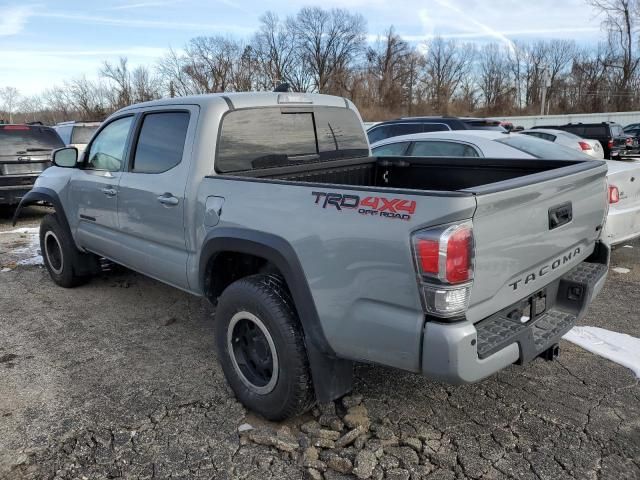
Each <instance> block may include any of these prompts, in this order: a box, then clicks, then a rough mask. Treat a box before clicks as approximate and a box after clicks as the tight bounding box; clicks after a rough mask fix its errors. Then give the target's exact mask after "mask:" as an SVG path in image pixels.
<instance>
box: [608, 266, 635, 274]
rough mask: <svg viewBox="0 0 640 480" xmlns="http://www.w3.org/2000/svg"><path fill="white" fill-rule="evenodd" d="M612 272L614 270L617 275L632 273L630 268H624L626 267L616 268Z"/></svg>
mask: <svg viewBox="0 0 640 480" xmlns="http://www.w3.org/2000/svg"><path fill="white" fill-rule="evenodd" d="M611 270H613V271H614V272H616V273H629V272H630V271H631V270H630V269H629V268H624V267H615V268H612V269H611Z"/></svg>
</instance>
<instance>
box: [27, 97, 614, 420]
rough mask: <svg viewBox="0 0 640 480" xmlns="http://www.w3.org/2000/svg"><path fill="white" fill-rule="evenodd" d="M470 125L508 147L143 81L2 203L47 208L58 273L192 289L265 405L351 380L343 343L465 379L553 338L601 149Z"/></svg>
mask: <svg viewBox="0 0 640 480" xmlns="http://www.w3.org/2000/svg"><path fill="white" fill-rule="evenodd" d="M487 126H488V127H489V126H491V125H487ZM472 132H473V131H472V130H469V129H465V130H460V131H459V132H449V133H445V132H437V133H431V134H422V135H425V136H426V135H432V136H433V135H449V136H453V135H456V134H460V135H466V136H471V134H472ZM479 134H480V136H481V137H482V138H484V139H486V140H487V141H489V142H491V143H492V144H495V145H496V146H498V147H500V148H510V150H509V151H510V152H511V153H512V155H511V156H504V157H500V158H492V159H491V161H490V162H488V161H486V159H485V158H482V156H483V155H484V154H485V152H484V151H483V150H482V149H481V148H479V147H478V145H477V144H476V143H474V142H473V141H471V140H469V139H467V141H466V142H462V143H460V145H459V146H452V145H451V143H452V142H448V143H447V142H446V141H440V145H439V146H438V148H440V150H439V152H440V153H439V154H438V156H437V157H434V156H429V155H424V154H423V153H420V155H421V156H419V157H416V156H413V155H412V154H413V153H415V152H416V149H415V147H416V146H417V145H418V144H419V143H421V142H413V141H410V142H409V143H410V144H411V145H410V146H408V148H409V149H405V150H404V151H403V153H401V154H400V155H390V154H386V153H385V154H379V156H376V157H372V156H371V151H370V146H369V143H368V141H367V136H366V134H365V132H364V129H363V127H362V122H361V119H360V116H359V113H358V111H357V109H356V108H355V106H354V105H353V104H352V103H351V102H350V101H348V100H346V99H343V98H340V97H332V96H326V95H317V94H289V93H279V94H278V93H260V94H258V93H254V94H241V93H238V94H214V95H203V96H196V97H182V98H171V99H165V100H159V101H154V102H149V103H144V104H139V105H132V106H130V107H127V108H125V109H123V110H120V111H118V112H116V113H114V114H113V115H112V116H111V117H110V118H109V119H107V120H106V121H105V122H104V123H103V124H102V125H101V127H100V128H99V130H98V131H97V133H96V134H95V135H94V136H93V138H92V139H91V141H90V142H89V145H88V146H87V148H86V150H85V152H84V154H82V155H80V156H79V155H78V152H77V150H76V149H75V148H73V147H69V148H64V149H60V150H57V151H56V152H55V154H54V157H53V162H54V166H53V167H51V168H49V169H47V170H46V171H45V172H43V173H42V174H41V175H40V177H39V178H38V180H37V181H36V184H35V185H34V188H33V189H32V190H31V192H29V194H27V196H26V197H25V198H24V199H23V201H22V202H21V205H20V206H19V207H18V209H17V212H16V215H19V213H20V209H21V208H22V207H24V206H25V205H28V204H31V203H34V202H47V203H49V204H51V205H52V206H54V208H55V214H52V215H48V216H47V217H45V218H44V220H43V222H42V225H41V230H40V241H41V249H42V252H43V258H44V262H45V266H46V268H47V270H48V272H49V274H50V275H51V278H52V279H53V281H55V282H56V283H57V284H59V285H61V286H63V287H72V286H74V285H78V284H79V283H81V282H83V281H86V280H88V278H89V277H90V276H91V274H92V273H94V272H95V271H96V270H97V268H98V259H99V257H106V258H108V259H111V260H112V261H114V262H116V263H120V264H123V265H125V266H128V267H129V268H132V269H134V270H136V271H139V272H141V273H143V274H146V275H149V276H151V277H153V278H156V279H158V280H160V281H163V282H166V283H168V284H170V285H173V286H176V287H178V288H180V289H183V290H185V291H188V292H190V293H192V294H194V295H200V296H204V297H207V298H208V299H210V300H211V301H212V302H213V303H215V304H216V305H217V308H216V315H215V331H216V338H215V340H216V344H217V349H218V359H219V361H220V362H221V363H222V366H223V370H224V372H225V375H226V377H227V380H228V381H229V384H230V385H231V387H232V389H233V391H234V392H235V394H236V396H237V397H238V398H239V399H240V400H241V401H242V402H243V403H244V404H245V405H246V406H247V407H249V408H250V409H252V410H255V411H257V412H258V413H260V414H262V415H264V416H265V417H267V418H270V419H274V420H277V419H282V418H285V417H288V416H291V415H294V414H296V413H300V412H303V411H305V410H307V409H308V408H310V407H311V405H313V403H314V402H315V401H316V399H317V400H318V401H321V402H326V401H329V400H332V399H335V398H337V397H339V396H341V395H343V394H345V393H346V392H348V391H349V390H350V389H351V386H352V378H353V362H354V361H359V362H371V363H379V364H383V365H388V366H391V367H395V368H400V369H403V370H408V371H412V372H415V373H419V374H422V375H425V376H427V377H429V378H433V379H437V380H441V381H446V382H452V383H467V382H476V381H480V380H482V379H484V378H486V377H487V376H490V375H492V374H494V373H495V372H498V371H500V370H501V369H503V368H505V367H507V366H509V365H511V364H513V363H517V364H524V363H527V362H530V361H531V360H533V359H535V358H537V357H539V356H543V357H544V358H547V359H553V358H554V357H555V356H556V355H557V353H558V347H557V343H558V342H559V339H560V338H561V337H562V335H563V334H564V333H566V332H567V331H568V330H569V329H570V328H572V326H573V325H574V324H575V323H576V321H577V320H578V319H580V318H582V316H584V314H585V312H586V309H587V307H588V305H589V304H590V302H591V301H592V300H593V298H594V297H595V296H596V295H597V294H598V292H599V291H600V289H601V288H602V286H603V284H604V281H605V278H606V274H607V266H608V262H609V247H608V246H607V245H605V244H604V243H603V242H601V241H600V236H601V230H602V228H603V225H604V222H605V215H606V208H607V206H606V203H605V201H604V199H605V197H606V195H607V183H606V179H605V176H606V172H607V168H606V164H605V162H603V161H598V160H593V159H591V158H589V157H586V156H583V155H581V154H580V152H576V151H574V150H567V151H568V152H569V153H567V156H566V158H564V159H563V158H559V159H558V158H556V159H554V160H547V159H546V157H544V158H541V157H539V156H537V155H535V154H533V153H532V154H530V155H529V156H525V155H524V154H523V153H524V152H522V151H523V150H526V148H528V147H526V145H529V144H531V145H533V144H535V147H532V148H533V150H534V151H537V150H536V149H538V148H542V149H544V148H545V147H549V148H561V147H558V146H556V145H554V144H553V143H551V142H546V141H543V140H539V139H536V138H532V137H527V136H525V135H511V134H508V133H501V132H500V131H493V132H492V131H485V132H479ZM444 138H445V139H446V138H448V137H446V136H445V137H444ZM466 138H467V137H466ZM476 138H479V137H476ZM434 143H435V142H434ZM445 143H446V145H445ZM523 145H525V146H523ZM447 147H449V148H453V150H450V153H449V155H446V154H445V155H443V153H446V148H447ZM514 152H516V153H517V152H520V153H519V154H518V155H516V154H514ZM452 155H453V156H452Z"/></svg>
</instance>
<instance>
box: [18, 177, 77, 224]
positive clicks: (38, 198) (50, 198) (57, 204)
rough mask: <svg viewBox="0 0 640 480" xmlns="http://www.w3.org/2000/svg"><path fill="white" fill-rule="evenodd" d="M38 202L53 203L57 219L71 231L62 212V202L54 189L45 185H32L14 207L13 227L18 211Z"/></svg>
mask: <svg viewBox="0 0 640 480" xmlns="http://www.w3.org/2000/svg"><path fill="white" fill-rule="evenodd" d="M38 202H46V203H50V204H51V205H53V207H54V208H55V210H56V212H57V213H58V220H59V221H60V223H61V224H62V226H63V227H64V228H66V229H67V231H68V232H69V233H71V228H70V227H69V222H68V221H67V216H66V215H65V213H64V208H62V202H61V201H60V197H59V196H58V193H57V192H56V191H55V190H51V189H50V188H46V187H34V188H32V189H31V190H29V191H28V192H27V194H26V195H25V196H24V197H22V200H20V203H19V204H18V206H17V207H16V211H15V212H14V214H13V226H14V227H15V225H16V222H17V221H18V218H19V217H20V212H21V211H22V209H23V208H24V207H26V206H29V205H33V204H34V203H38Z"/></svg>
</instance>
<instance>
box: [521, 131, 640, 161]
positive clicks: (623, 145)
mask: <svg viewBox="0 0 640 480" xmlns="http://www.w3.org/2000/svg"><path fill="white" fill-rule="evenodd" d="M533 129H554V130H564V131H566V132H570V133H573V134H575V135H578V136H579V137H582V138H592V139H595V140H598V141H599V142H600V144H601V145H602V148H603V150H604V156H605V158H608V159H616V158H620V156H621V155H624V154H625V153H638V149H639V146H638V139H637V138H636V137H634V136H633V135H629V134H627V133H625V132H624V130H623V129H622V126H620V125H619V124H617V123H614V122H600V123H568V124H566V125H556V126H535V127H533Z"/></svg>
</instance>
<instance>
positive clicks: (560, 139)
mask: <svg viewBox="0 0 640 480" xmlns="http://www.w3.org/2000/svg"><path fill="white" fill-rule="evenodd" d="M519 133H521V134H523V135H530V136H532V137H536V138H541V139H542V140H548V141H549V142H554V143H557V144H559V145H564V146H565V147H569V148H573V149H574V150H579V151H581V152H582V153H586V154H587V155H589V156H591V157H593V158H596V159H598V160H602V159H603V158H604V150H603V149H602V145H600V142H599V141H598V140H593V139H590V138H582V137H579V136H578V135H575V134H573V133H571V132H565V131H564V130H552V129H547V128H538V129H529V130H522V131H520V132H519Z"/></svg>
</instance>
